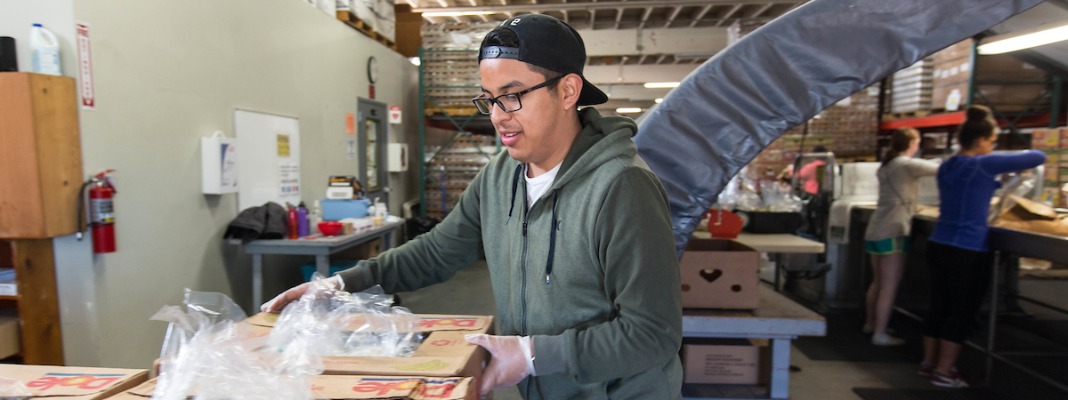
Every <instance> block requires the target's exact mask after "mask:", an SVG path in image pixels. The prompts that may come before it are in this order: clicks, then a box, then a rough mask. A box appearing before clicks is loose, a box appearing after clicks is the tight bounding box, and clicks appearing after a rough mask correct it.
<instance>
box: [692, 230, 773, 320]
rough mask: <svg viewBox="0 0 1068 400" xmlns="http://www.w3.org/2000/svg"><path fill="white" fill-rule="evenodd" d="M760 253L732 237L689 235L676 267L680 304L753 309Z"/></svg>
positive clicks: (755, 299)
mask: <svg viewBox="0 0 1068 400" xmlns="http://www.w3.org/2000/svg"><path fill="white" fill-rule="evenodd" d="M759 266H760V253H759V252H757V251H756V250H753V248H751V247H749V246H746V245H744V244H741V243H739V242H736V241H733V240H722V239H692V240H690V243H689V244H687V245H686V252H685V253H683V254H682V260H680V261H679V267H680V268H681V274H682V307H683V308H726V309H743V310H745V309H754V308H757V306H759V305H760V294H759V292H758V288H757V284H758V282H759V278H758V277H757V268H758V267H759Z"/></svg>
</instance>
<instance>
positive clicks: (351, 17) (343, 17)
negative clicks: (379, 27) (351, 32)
mask: <svg viewBox="0 0 1068 400" xmlns="http://www.w3.org/2000/svg"><path fill="white" fill-rule="evenodd" d="M335 16H336V17H337V20H338V21H341V22H343V23H344V24H345V25H348V26H349V27H351V28H352V29H355V30H357V31H359V32H360V33H362V34H364V35H366V36H367V37H369V38H371V39H374V41H376V42H378V43H381V44H382V45H383V46H386V47H388V48H390V49H392V50H397V43H396V42H394V41H392V40H389V39H387V38H386V37H385V36H383V35H382V34H381V33H378V32H375V28H374V27H372V26H371V24H368V23H367V21H364V20H362V19H360V18H358V17H356V14H353V13H352V12H351V11H348V10H338V11H337V13H336V14H335Z"/></svg>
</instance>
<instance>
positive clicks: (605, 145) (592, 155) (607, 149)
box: [550, 107, 638, 191]
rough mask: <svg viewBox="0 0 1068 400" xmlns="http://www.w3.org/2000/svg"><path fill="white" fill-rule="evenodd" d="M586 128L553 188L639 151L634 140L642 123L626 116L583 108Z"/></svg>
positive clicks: (580, 113)
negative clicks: (638, 123) (610, 114)
mask: <svg viewBox="0 0 1068 400" xmlns="http://www.w3.org/2000/svg"><path fill="white" fill-rule="evenodd" d="M579 120H580V121H581V123H582V130H581V131H579V134H578V136H577V137H575V141H574V142H573V143H571V150H569V151H568V153H567V157H565V158H564V162H563V164H561V166H560V172H559V175H557V177H556V180H555V181H554V182H553V186H552V189H550V191H551V190H553V189H557V188H560V187H562V186H563V185H566V184H567V183H568V182H569V181H572V180H574V179H575V178H578V177H581V176H582V175H584V174H587V173H589V172H590V171H592V170H594V169H596V168H597V167H598V166H600V165H601V164H604V163H606V162H608V161H609V160H613V159H616V158H619V157H633V156H634V155H635V154H637V153H638V151H637V148H636V147H635V146H634V142H633V141H632V140H631V138H632V137H634V135H635V134H636V133H638V125H637V124H635V123H634V120H632V119H630V118H626V117H602V116H601V113H600V112H598V111H597V110H596V109H594V108H592V107H588V108H584V109H582V110H579Z"/></svg>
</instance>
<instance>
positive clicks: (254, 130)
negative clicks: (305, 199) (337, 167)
mask: <svg viewBox="0 0 1068 400" xmlns="http://www.w3.org/2000/svg"><path fill="white" fill-rule="evenodd" d="M234 136H235V137H237V140H238V142H239V143H240V146H237V162H238V165H240V166H241V168H238V170H237V181H238V183H239V184H238V185H237V187H238V192H237V209H238V211H241V210H244V209H246V208H249V207H256V206H262V205H263V204H264V203H267V202H268V201H273V202H275V203H278V204H280V205H282V206H285V204H286V202H289V203H291V204H293V205H297V204H299V203H300V121H299V120H297V119H296V118H293V117H284V116H280V115H274V114H264V113H260V112H255V111H248V110H234Z"/></svg>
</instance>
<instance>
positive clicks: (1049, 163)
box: [1031, 127, 1068, 207]
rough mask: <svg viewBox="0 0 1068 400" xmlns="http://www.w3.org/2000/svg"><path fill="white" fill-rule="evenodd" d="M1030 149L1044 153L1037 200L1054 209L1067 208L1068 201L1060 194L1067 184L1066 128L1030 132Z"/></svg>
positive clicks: (1067, 140)
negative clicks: (1041, 180)
mask: <svg viewBox="0 0 1068 400" xmlns="http://www.w3.org/2000/svg"><path fill="white" fill-rule="evenodd" d="M1031 148H1032V149H1034V150H1039V151H1041V152H1043V153H1046V164H1045V165H1043V167H1044V169H1045V171H1044V172H1043V173H1044V175H1045V176H1043V182H1042V196H1041V197H1040V199H1039V200H1041V201H1042V202H1045V203H1047V204H1051V205H1053V206H1054V207H1065V206H1068V199H1065V197H1064V193H1063V192H1061V186H1062V185H1064V184H1068V128H1063V127H1062V128H1050V129H1035V130H1034V131H1032V132H1031Z"/></svg>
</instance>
